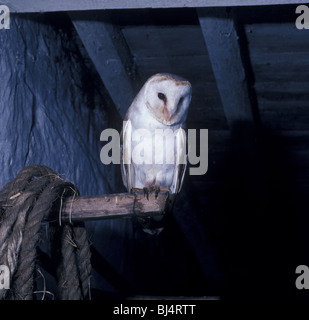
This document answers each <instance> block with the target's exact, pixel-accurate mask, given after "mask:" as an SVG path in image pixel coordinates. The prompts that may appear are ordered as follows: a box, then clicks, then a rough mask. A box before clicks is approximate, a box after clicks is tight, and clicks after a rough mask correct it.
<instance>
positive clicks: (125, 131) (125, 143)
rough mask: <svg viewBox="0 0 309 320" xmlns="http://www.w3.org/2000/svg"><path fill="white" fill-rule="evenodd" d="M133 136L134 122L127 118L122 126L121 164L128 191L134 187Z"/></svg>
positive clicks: (124, 182) (123, 179)
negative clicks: (132, 164) (132, 163)
mask: <svg viewBox="0 0 309 320" xmlns="http://www.w3.org/2000/svg"><path fill="white" fill-rule="evenodd" d="M131 136H132V124H131V121H130V120H127V121H126V122H125V124H124V126H123V128H122V132H121V135H120V146H121V150H120V155H121V159H120V166H121V175H122V181H123V184H124V185H125V187H126V188H127V190H128V191H131V189H132V178H133V177H132V175H133V168H132V166H131Z"/></svg>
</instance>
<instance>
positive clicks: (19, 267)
mask: <svg viewBox="0 0 309 320" xmlns="http://www.w3.org/2000/svg"><path fill="white" fill-rule="evenodd" d="M77 193H78V191H77V189H76V188H75V187H74V185H72V184H71V183H68V182H65V181H63V180H62V179H61V178H60V177H59V175H57V174H56V173H55V172H54V171H53V170H51V169H50V168H48V167H45V166H40V165H33V166H29V167H26V168H24V169H23V170H21V171H20V173H19V174H18V175H17V177H16V178H15V179H14V180H13V181H11V182H9V183H8V184H7V185H6V186H5V187H4V188H3V189H2V190H1V191H0V265H6V266H8V267H9V270H10V284H11V288H10V289H9V290H6V289H2V290H0V299H26V300H29V299H33V298H34V294H33V291H34V287H35V283H34V281H35V280H34V279H35V270H36V248H37V246H38V245H39V242H40V229H41V223H42V221H43V220H45V219H46V218H47V217H48V216H49V214H50V212H51V211H52V210H55V204H58V202H59V199H62V198H63V197H68V196H72V195H75V194H77ZM58 207H59V205H58ZM58 210H59V208H58ZM53 227H54V228H55V229H56V230H57V231H56V232H55V234H57V235H58V238H57V239H58V241H55V243H52V251H58V254H57V258H58V260H56V261H59V266H58V272H57V275H58V279H57V280H58V297H59V299H74V300H80V299H87V298H89V296H90V285H89V284H90V273H91V265H90V250H89V243H88V239H87V235H86V230H85V228H84V225H83V224H79V225H78V226H76V227H75V226H72V225H71V224H70V225H68V224H66V225H64V226H59V225H58V226H56V225H54V226H53ZM54 239H56V238H54ZM57 239H56V240H57ZM59 239H60V243H58V242H59ZM57 244H58V245H59V246H58V247H57V246H56V245H57ZM55 246H56V247H55ZM53 247H55V248H53ZM59 248H60V250H59Z"/></svg>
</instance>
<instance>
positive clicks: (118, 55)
mask: <svg viewBox="0 0 309 320" xmlns="http://www.w3.org/2000/svg"><path fill="white" fill-rule="evenodd" d="M70 17H71V19H72V22H73V24H74V27H75V29H76V31H77V33H78V34H79V36H80V38H81V40H82V42H83V44H84V46H85V48H86V50H87V52H88V54H89V56H90V58H91V60H92V61H93V64H94V65H95V67H96V69H97V71H98V73H99V75H100V77H101V79H102V81H103V83H104V85H105V87H106V89H107V90H108V92H109V94H110V97H111V98H112V100H113V102H114V103H115V105H116V108H117V110H118V112H119V113H120V115H121V116H122V118H124V116H125V114H126V111H127V109H128V107H129V106H130V104H131V102H132V101H133V99H134V97H135V95H136V90H135V83H137V82H138V76H137V71H136V68H135V65H134V62H133V60H132V57H131V54H130V50H129V48H128V46H127V44H126V41H125V39H124V37H123V35H122V33H121V30H120V29H119V28H118V27H117V26H115V25H113V24H112V23H111V22H110V19H109V16H108V14H107V13H102V12H101V13H100V14H96V13H91V14H90V13H78V12H77V13H76V12H74V13H70Z"/></svg>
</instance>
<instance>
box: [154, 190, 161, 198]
mask: <svg viewBox="0 0 309 320" xmlns="http://www.w3.org/2000/svg"><path fill="white" fill-rule="evenodd" d="M159 193H160V188H157V189H155V199H157V198H158V195H159Z"/></svg>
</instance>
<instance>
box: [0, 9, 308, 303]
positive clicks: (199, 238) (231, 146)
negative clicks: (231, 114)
mask: <svg viewBox="0 0 309 320" xmlns="http://www.w3.org/2000/svg"><path fill="white" fill-rule="evenodd" d="M295 8H296V6H294V5H290V6H264V7H238V8H237V9H236V20H237V25H238V27H239V30H240V34H241V38H240V40H239V41H241V46H242V47H244V48H245V49H244V54H245V55H246V60H247V67H248V70H247V73H248V75H249V81H250V86H251V87H250V88H251V89H252V90H253V92H254V96H255V99H256V106H257V112H258V121H259V136H258V140H257V141H255V143H246V142H244V140H245V139H244V135H245V131H241V134H240V135H236V136H235V135H233V134H231V130H230V128H229V126H228V122H227V120H226V116H225V113H224V109H223V106H222V102H221V99H220V95H219V92H218V89H217V84H216V80H215V77H214V74H213V71H212V66H211V63H210V60H209V56H208V52H207V48H206V45H205V42H204V38H203V35H202V31H201V28H200V25H199V19H198V15H197V12H196V10H195V9H193V8H184V9H141V10H115V11H113V10H111V11H109V15H110V18H111V21H112V23H113V24H114V25H115V26H117V27H119V28H120V30H121V32H122V34H123V36H124V39H125V41H126V43H127V46H128V48H129V50H130V53H131V58H132V59H133V61H134V64H135V66H136V68H137V73H138V75H139V80H136V82H135V90H136V94H137V92H138V90H139V89H140V88H141V86H142V84H143V83H144V82H145V81H146V80H147V78H148V77H150V76H151V75H153V74H155V73H159V72H168V73H173V74H177V75H180V76H182V77H184V78H187V79H188V80H189V81H190V82H191V83H192V88H193V98H192V103H191V106H190V111H189V115H188V119H187V127H188V128H191V129H202V128H204V129H208V130H209V165H208V172H207V173H206V174H205V175H203V176H189V175H187V176H186V178H185V182H184V186H183V189H182V191H181V193H180V195H179V197H178V199H177V202H176V205H175V208H174V212H173V215H172V216H171V217H169V219H168V222H167V225H166V227H165V229H164V230H163V232H162V233H161V234H160V235H159V236H149V235H147V234H145V233H143V232H142V231H141V230H140V227H139V225H138V223H137V222H136V221H134V220H109V221H100V222H91V223H88V225H87V227H88V230H89V237H90V240H91V242H92V244H93V247H94V248H95V249H93V267H94V272H93V276H94V277H93V281H92V288H93V298H97V299H99V298H110V297H118V296H121V297H127V296H140V295H145V296H195V297H197V296H204V297H205V296H219V297H221V298H253V297H254V298H256V297H257V298H300V299H305V298H308V294H307V293H306V292H304V291H299V290H297V289H296V287H295V280H296V277H297V275H296V274H295V269H296V267H297V266H298V265H300V264H305V265H308V264H309V250H308V243H309V232H308V223H309V221H308V220H309V218H308V194H309V184H308V176H309V152H308V146H309V105H308V97H309V94H308V92H309V55H308V52H309V42H308V32H309V31H308V30H298V29H296V27H295V19H296V14H295ZM88 14H89V13H88ZM96 14H100V12H96ZM102 14H103V12H102ZM0 42H1V46H0V78H1V80H0V82H1V86H0V115H1V116H0V127H1V130H0V148H1V153H0V167H1V169H2V170H1V175H0V186H1V187H2V186H3V185H4V184H5V183H6V182H8V181H9V180H10V179H12V178H13V177H14V176H15V175H16V174H17V173H18V171H19V170H20V169H22V168H23V167H24V166H26V165H29V164H33V163H39V164H44V165H47V166H50V167H51V168H53V169H54V170H55V171H57V172H59V173H61V174H63V176H64V177H65V178H66V179H67V180H70V181H71V182H73V183H74V184H75V185H76V186H77V188H78V189H79V190H80V193H81V195H100V194H104V193H117V192H123V191H124V187H123V185H122V181H121V176H120V167H119V166H117V165H110V166H104V165H103V164H102V163H101V162H100V157H99V154H100V149H101V147H102V143H101V142H100V133H101V131H102V130H104V129H106V128H110V127H112V128H116V129H120V128H121V125H122V119H121V116H120V114H119V113H118V112H117V109H116V107H115V105H114V104H113V101H112V99H111V97H110V96H109V92H108V90H107V89H106V88H105V86H104V84H103V82H102V81H101V79H100V77H99V75H98V73H97V71H96V68H95V67H94V65H93V63H92V60H91V58H90V57H89V56H88V53H87V50H86V49H85V48H84V46H83V44H82V42H81V40H80V38H79V36H78V34H77V33H76V31H75V29H74V26H73V24H72V22H71V20H70V17H69V15H68V14H67V13H45V14H12V15H11V29H10V30H1V31H0ZM99 45H104V44H99V43H98V46H99ZM102 63H104V61H102ZM231 90H233V89H232V88H231ZM119 95H122V88H121V87H119ZM126 103H127V106H128V107H129V105H130V103H131V101H126ZM246 126H251V124H250V123H249V124H246ZM246 126H243V124H240V128H242V127H246ZM44 228H47V226H43V229H44ZM44 230H45V229H44ZM43 233H44V232H43ZM47 240H48V235H47ZM46 274H47V277H48V272H47V271H46ZM50 276H52V275H50ZM52 286H53V284H52V282H51V284H50V288H51V289H50V290H52Z"/></svg>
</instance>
